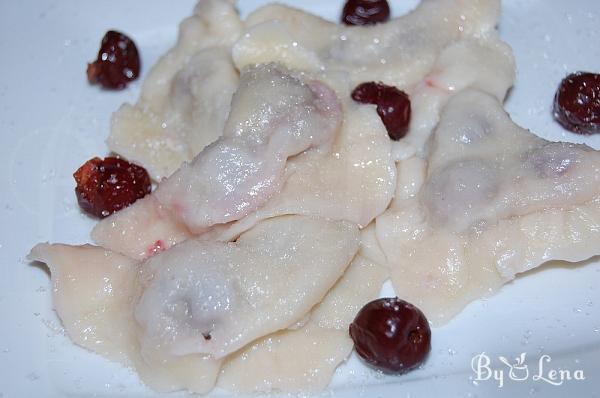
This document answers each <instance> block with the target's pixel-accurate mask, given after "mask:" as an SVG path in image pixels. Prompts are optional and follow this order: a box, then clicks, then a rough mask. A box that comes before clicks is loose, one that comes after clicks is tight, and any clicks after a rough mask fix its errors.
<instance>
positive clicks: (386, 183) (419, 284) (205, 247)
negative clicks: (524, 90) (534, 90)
mask: <svg viewBox="0 0 600 398" xmlns="http://www.w3.org/2000/svg"><path fill="white" fill-rule="evenodd" d="M499 15H500V0H422V2H421V4H420V5H419V6H418V7H417V8H416V9H415V10H414V11H412V12H411V13H409V14H407V15H405V16H402V17H399V18H396V19H392V20H390V21H389V22H386V23H382V24H377V25H374V26H368V27H361V26H343V25H338V24H335V23H332V22H328V21H326V20H323V19H321V18H319V17H317V16H314V15H310V14H307V13H305V12H303V11H299V10H296V9H293V8H289V7H287V6H283V5H268V6H265V7H262V8H260V9H258V10H256V11H255V12H253V13H252V14H251V15H249V16H248V17H247V18H246V19H245V20H243V21H242V20H241V19H240V16H239V15H238V13H237V11H236V9H235V4H234V2H233V1H231V0H201V1H200V3H199V4H198V5H197V7H196V9H195V10H194V13H193V15H192V16H191V17H189V18H187V19H186V20H184V21H183V22H182V24H181V26H180V32H179V38H178V41H177V44H176V45H175V47H173V48H172V49H171V50H170V51H169V52H168V53H166V54H165V55H164V56H163V57H162V58H161V59H160V61H159V62H158V63H157V64H156V65H155V66H154V67H153V68H152V70H151V71H150V72H149V73H148V75H147V76H146V78H145V81H144V83H143V87H142V91H141V95H140V98H139V100H138V102H137V103H136V104H134V105H131V104H125V105H123V106H122V107H121V108H120V109H119V110H118V111H117V112H116V113H115V114H114V115H113V119H112V129H111V133H110V136H109V138H108V141H107V142H108V146H109V148H110V150H111V151H114V152H116V153H118V154H119V155H121V156H123V157H124V158H126V159H128V160H130V161H132V162H135V163H137V164H140V165H142V166H144V167H145V168H146V169H147V170H148V171H149V173H150V175H151V176H152V178H153V179H154V180H155V181H156V182H157V183H158V184H157V188H156V190H155V191H154V192H152V194H150V195H149V196H147V197H145V198H143V199H141V200H139V201H137V202H136V203H134V204H133V205H131V206H130V207H128V208H126V209H124V210H122V211H119V212H117V213H115V214H113V215H112V216H110V217H108V218H105V219H103V220H102V221H100V222H99V223H98V224H97V225H96V227H95V228H94V229H93V231H92V233H91V237H92V240H93V241H94V243H95V245H83V246H68V245H62V244H52V245H50V244H46V243H44V244H39V245H37V246H36V247H35V248H33V249H32V251H31V254H30V256H29V258H30V259H32V260H37V261H42V262H44V263H46V264H48V267H49V268H50V272H51V277H52V283H53V287H54V291H53V300H54V307H55V309H56V311H57V313H58V315H59V317H60V318H61V320H62V322H63V325H64V327H65V330H66V332H67V334H68V336H69V337H70V338H71V339H72V340H73V342H75V343H76V344H78V345H80V346H83V347H85V348H87V349H89V350H91V351H94V352H96V353H99V354H101V355H102V356H105V357H106V358H109V359H111V360H114V361H118V362H121V363H123V364H124V365H126V366H131V367H133V368H135V370H136V371H137V373H138V374H139V376H140V378H141V379H142V381H143V382H144V383H146V384H147V385H148V386H150V387H151V388H153V389H155V390H157V391H162V392H166V391H175V390H182V389H183V390H189V391H191V392H194V393H207V392H209V391H210V390H211V389H213V388H214V387H215V386H218V387H220V388H223V389H226V390H230V391H234V392H244V393H255V392H271V391H275V392H307V391H319V390H322V389H324V388H326V387H327V385H328V383H329V381H330V379H331V377H332V375H333V373H334V371H335V369H336V368H337V367H338V366H339V365H340V364H341V363H343V362H344V361H345V360H346V359H347V357H348V355H349V354H350V352H351V351H352V347H353V344H352V340H351V339H350V337H349V335H348V326H349V324H350V323H351V322H352V320H353V318H354V316H355V315H356V313H357V312H358V310H359V309H360V308H361V307H362V306H363V305H364V304H366V303H367V302H369V301H370V300H372V299H374V298H376V297H378V295H379V292H380V288H381V286H382V284H383V282H384V281H386V280H387V279H391V281H392V284H393V286H394V289H395V292H396V294H397V295H398V296H400V297H401V298H402V299H404V300H407V301H409V302H411V303H413V304H415V305H416V306H418V307H419V308H421V309H422V310H423V312H424V313H425V314H426V315H427V317H428V319H429V320H430V321H431V323H432V324H433V325H434V326H435V325H441V324H444V323H445V322H447V321H448V320H449V319H451V318H452V317H454V316H455V315H456V314H458V313H459V312H460V310H461V309H462V308H463V307H464V306H465V305H466V304H467V303H469V302H470V301H472V300H474V299H477V298H480V297H482V296H484V295H488V294H490V293H491V292H494V291H496V290H497V289H498V288H499V287H500V286H501V285H502V284H504V283H506V282H508V281H510V280H512V279H513V278H514V277H515V275H517V274H518V273H521V272H524V271H527V270H530V269H532V268H535V267H538V266H540V265H541V264H543V263H545V262H547V261H549V260H556V259H558V260H567V261H581V260H585V259H587V258H589V257H592V256H594V255H597V254H600V154H599V153H598V152H597V151H594V150H593V149H591V148H589V147H587V146H584V145H577V144H571V143H562V142H548V141H546V140H543V139H541V138H539V137H537V136H535V135H533V134H531V133H530V132H528V131H527V130H524V129H523V128H521V127H519V126H517V125H515V124H514V123H513V122H512V121H511V119H510V118H509V116H508V115H507V114H506V112H505V111H504V109H503V106H502V103H503V101H504V98H505V96H506V93H507V91H508V89H509V88H510V87H511V86H512V84H513V81H514V78H515V62H514V59H513V57H512V52H511V49H510V47H509V46H508V45H507V44H506V43H503V42H502V41H501V40H500V39H499V37H498V33H497V31H496V25H497V22H498V19H499ZM373 81H374V82H383V83H384V84H386V85H390V86H395V87H397V88H399V89H400V90H402V91H404V92H406V93H407V94H408V95H409V96H410V100H411V105H412V120H411V124H410V130H409V132H408V134H407V135H406V137H404V138H403V139H401V140H399V141H393V140H391V139H390V138H389V136H388V134H387V131H386V129H385V126H384V125H383V123H382V121H381V119H380V118H379V116H378V114H377V112H376V109H375V106H374V105H364V104H359V103H356V102H354V101H353V100H352V98H351V92H352V90H353V89H354V88H355V87H356V86H358V85H359V84H361V83H364V82H373ZM157 248H160V250H157ZM434 333H435V331H434ZM291 358H293V360H290V359H291Z"/></svg>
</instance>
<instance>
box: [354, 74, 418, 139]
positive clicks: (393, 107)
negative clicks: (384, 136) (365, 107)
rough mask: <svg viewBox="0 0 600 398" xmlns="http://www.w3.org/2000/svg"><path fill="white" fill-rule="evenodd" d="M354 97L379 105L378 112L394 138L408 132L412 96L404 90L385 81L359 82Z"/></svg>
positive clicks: (358, 100)
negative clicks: (388, 84)
mask: <svg viewBox="0 0 600 398" xmlns="http://www.w3.org/2000/svg"><path fill="white" fill-rule="evenodd" d="M352 99H354V100H355V101H357V102H360V103H363V104H373V105H377V114H378V115H379V117H380V118H381V121H382V122H383V124H384V125H385V128H386V130H387V132H388V135H389V136H390V138H391V139H392V140H395V141H398V140H399V139H400V138H402V137H404V136H405V135H406V133H408V127H409V125H410V115H411V107H410V98H409V97H408V94H406V93H405V92H404V91H401V90H398V89H397V88H396V87H393V86H386V85H385V84H383V83H375V82H368V83H362V84H359V85H358V86H357V87H356V88H355V89H354V91H353V92H352Z"/></svg>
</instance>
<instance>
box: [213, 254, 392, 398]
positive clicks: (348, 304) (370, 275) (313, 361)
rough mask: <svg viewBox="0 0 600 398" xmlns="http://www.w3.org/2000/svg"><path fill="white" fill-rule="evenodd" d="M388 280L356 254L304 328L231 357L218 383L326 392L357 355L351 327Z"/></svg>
mask: <svg viewBox="0 0 600 398" xmlns="http://www.w3.org/2000/svg"><path fill="white" fill-rule="evenodd" d="M386 278H387V270H386V269H385V268H383V267H381V266H379V265H376V264H374V263H372V262H370V261H367V260H365V259H364V258H361V257H360V256H357V257H356V258H355V259H354V261H353V262H352V264H351V265H350V266H349V267H348V270H347V271H346V273H345V274H344V275H343V276H342V278H341V279H340V280H339V281H338V282H337V284H336V285H335V286H334V287H333V288H332V289H331V291H330V292H329V293H327V296H325V298H324V299H323V301H322V302H321V303H320V304H318V305H317V306H316V307H315V308H314V309H313V310H312V312H311V313H310V316H309V317H308V320H306V321H305V323H304V324H303V325H302V326H301V327H299V328H297V329H288V330H282V331H279V332H277V333H274V334H271V335H269V336H266V337H264V338H262V339H259V340H257V341H255V342H253V343H251V344H249V345H248V346H246V347H244V348H243V349H242V350H240V351H238V352H236V353H235V354H233V355H231V356H230V357H228V358H227V360H226V361H225V362H224V364H223V369H222V371H221V374H220V376H219V381H218V385H219V386H220V387H223V388H225V389H227V390H230V391H235V392H241V393H257V392H260V393H268V392H284V393H299V392H317V391H320V390H323V389H324V388H325V387H327V385H328V384H329V382H330V380H331V377H332V376H333V373H334V371H335V369H336V368H337V367H338V366H339V365H340V364H341V363H342V362H343V361H344V360H345V359H346V358H347V357H348V355H349V354H350V352H351V351H352V347H353V343H352V340H351V338H350V335H349V334H348V327H349V325H350V323H351V322H352V320H353V319H354V317H355V316H356V314H357V313H358V311H359V310H360V308H361V307H362V306H363V305H364V304H365V303H367V302H368V301H370V300H372V299H374V298H376V297H377V295H378V293H379V291H380V289H381V285H382V283H383V281H384V280H385V279H386Z"/></svg>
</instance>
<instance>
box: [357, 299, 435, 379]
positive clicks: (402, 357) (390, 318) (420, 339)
mask: <svg viewBox="0 0 600 398" xmlns="http://www.w3.org/2000/svg"><path fill="white" fill-rule="evenodd" d="M350 337H352V340H353V341H354V348H355V350H356V352H357V353H358V355H359V356H360V357H361V358H362V359H364V360H365V362H367V363H368V364H369V365H371V366H373V367H375V368H377V369H379V370H382V371H384V372H387V373H404V372H407V371H409V370H411V369H414V368H416V367H418V366H419V365H421V363H423V362H424V361H425V359H426V357H427V354H428V353H429V351H430V350H431V330H430V329H429V323H428V322H427V319H426V318H425V315H423V313H422V312H421V311H420V310H419V309H418V308H417V307H415V306H414V305H412V304H410V303H407V302H406V301H404V300H400V299H399V298H397V297H396V298H382V299H378V300H374V301H371V302H370V303H368V304H366V305H365V306H364V307H363V308H362V309H361V310H360V311H359V312H358V314H357V315H356V318H355V319H354V321H353V322H352V323H351V324H350Z"/></svg>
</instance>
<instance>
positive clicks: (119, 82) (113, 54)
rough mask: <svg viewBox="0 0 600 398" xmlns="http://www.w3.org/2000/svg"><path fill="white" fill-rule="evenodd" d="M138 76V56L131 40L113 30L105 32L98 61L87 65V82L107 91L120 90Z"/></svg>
mask: <svg viewBox="0 0 600 398" xmlns="http://www.w3.org/2000/svg"><path fill="white" fill-rule="evenodd" d="M139 74H140V56H139V53H138V50H137V47H136V46H135V43H134V42H133V40H131V39H130V38H129V37H127V36H126V35H124V34H123V33H120V32H116V31H114V30H109V31H108V32H106V34H105V35H104V37H103V38H102V42H101V43H100V51H98V59H96V61H94V62H93V63H91V64H88V68H87V77H88V81H89V82H90V83H91V84H95V83H99V84H100V85H101V86H102V87H104V88H107V89H112V90H120V89H123V88H125V86H127V84H128V83H129V82H131V81H133V80H135V79H137V77H138V76H139Z"/></svg>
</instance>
